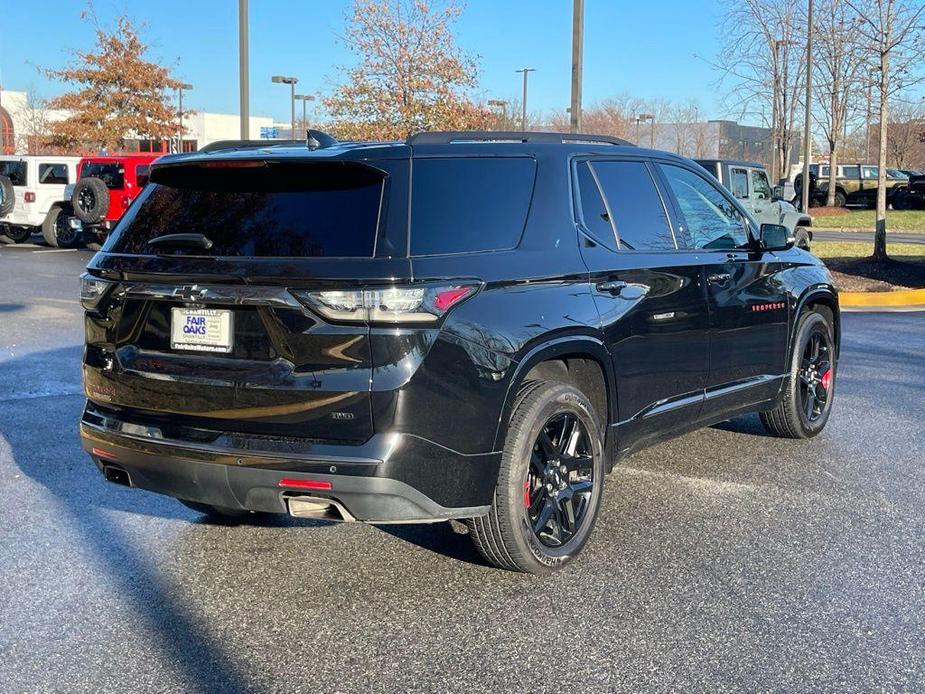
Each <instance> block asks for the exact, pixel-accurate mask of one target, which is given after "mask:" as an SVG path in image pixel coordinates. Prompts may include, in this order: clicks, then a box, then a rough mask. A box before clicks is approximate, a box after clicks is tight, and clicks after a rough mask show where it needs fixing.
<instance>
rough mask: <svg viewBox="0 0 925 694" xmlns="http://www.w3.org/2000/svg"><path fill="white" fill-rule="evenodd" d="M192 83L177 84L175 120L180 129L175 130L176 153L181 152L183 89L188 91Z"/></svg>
mask: <svg viewBox="0 0 925 694" xmlns="http://www.w3.org/2000/svg"><path fill="white" fill-rule="evenodd" d="M192 88H193V85H191V84H187V83H186V82H181V83H180V84H178V85H177V101H178V106H177V120H178V121H179V126H180V129H179V130H178V131H177V154H183V90H186V91H189V90H190V89H192Z"/></svg>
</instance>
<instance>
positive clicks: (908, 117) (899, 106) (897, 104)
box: [886, 99, 925, 169]
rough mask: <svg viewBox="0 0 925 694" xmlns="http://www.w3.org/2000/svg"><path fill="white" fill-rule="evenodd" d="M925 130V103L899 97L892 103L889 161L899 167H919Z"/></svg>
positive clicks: (888, 137) (888, 143)
mask: <svg viewBox="0 0 925 694" xmlns="http://www.w3.org/2000/svg"><path fill="white" fill-rule="evenodd" d="M923 132H925V105H923V104H922V102H921V101H919V102H915V101H905V100H900V99H897V100H896V101H894V102H893V103H892V104H890V125H889V130H888V131H887V138H886V141H887V162H888V163H889V164H891V165H893V166H895V167H896V168H897V169H907V168H915V167H918V166H919V165H920V164H921V163H922V159H923V152H922V151H921V150H922V149H925V148H923V147H922V133H923Z"/></svg>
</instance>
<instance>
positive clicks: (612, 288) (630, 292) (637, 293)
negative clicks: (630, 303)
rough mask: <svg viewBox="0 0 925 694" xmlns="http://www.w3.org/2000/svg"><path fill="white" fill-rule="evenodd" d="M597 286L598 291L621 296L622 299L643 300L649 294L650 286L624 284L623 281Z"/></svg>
mask: <svg viewBox="0 0 925 694" xmlns="http://www.w3.org/2000/svg"><path fill="white" fill-rule="evenodd" d="M596 286H597V289H598V291H601V292H605V293H607V294H612V295H613V296H619V297H620V298H621V299H631V300H633V299H641V298H642V297H644V296H645V295H646V294H648V293H649V285H647V284H639V283H637V282H624V281H622V280H614V281H611V282H599V283H598V284H597V285H596Z"/></svg>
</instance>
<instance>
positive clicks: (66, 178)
mask: <svg viewBox="0 0 925 694" xmlns="http://www.w3.org/2000/svg"><path fill="white" fill-rule="evenodd" d="M79 161H80V157H63V156H33V155H23V156H17V155H4V156H0V241H4V242H7V243H10V242H12V243H23V242H25V241H28V240H29V237H30V236H32V234H33V233H36V232H41V234H42V236H43V237H44V238H45V241H46V242H48V243H49V244H50V245H52V246H61V247H65V248H67V247H72V246H76V245H77V244H78V243H79V242H80V235H79V232H78V231H76V230H75V229H73V228H71V226H70V225H69V224H68V219H69V217H70V216H71V202H70V199H68V198H67V196H66V195H65V190H64V189H65V187H66V186H68V184H72V183H74V182H75V181H76V180H77V162H79Z"/></svg>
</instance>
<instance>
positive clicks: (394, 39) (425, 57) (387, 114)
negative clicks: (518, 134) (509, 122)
mask: <svg viewBox="0 0 925 694" xmlns="http://www.w3.org/2000/svg"><path fill="white" fill-rule="evenodd" d="M459 14H460V9H459V7H457V6H456V5H445V6H444V5H438V4H437V3H436V2H434V1H433V0H355V2H354V5H353V11H352V13H351V15H350V16H349V17H348V29H347V33H346V36H345V38H344V41H345V43H346V44H347V47H348V48H349V49H350V50H351V51H352V52H353V53H354V54H356V55H357V56H358V58H359V65H357V66H356V67H355V68H353V69H350V70H348V71H347V80H346V82H345V83H344V84H342V85H340V86H339V87H337V88H336V90H335V92H334V94H333V95H332V96H330V97H328V98H326V99H324V105H325V107H326V108H327V109H328V111H329V112H330V114H331V116H332V122H331V123H330V124H329V125H328V127H329V129H330V130H331V131H332V133H333V134H335V135H336V136H338V137H340V138H344V139H400V138H404V137H405V136H407V135H408V134H409V133H412V132H416V131H420V130H471V129H487V128H490V127H491V126H492V125H493V124H494V123H495V122H496V120H497V117H496V115H495V114H493V113H492V112H491V111H490V110H489V109H488V108H487V107H485V106H483V105H481V104H477V103H475V102H474V101H472V100H471V99H470V98H469V96H468V91H469V90H470V89H471V88H472V87H474V86H475V85H476V78H477V75H478V69H477V66H476V61H475V58H474V57H472V56H469V55H467V54H466V53H464V52H463V51H461V50H460V49H459V48H458V47H457V46H456V45H455V43H454V41H453V32H452V25H453V23H454V22H455V21H456V19H457V18H458V17H459Z"/></svg>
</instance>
